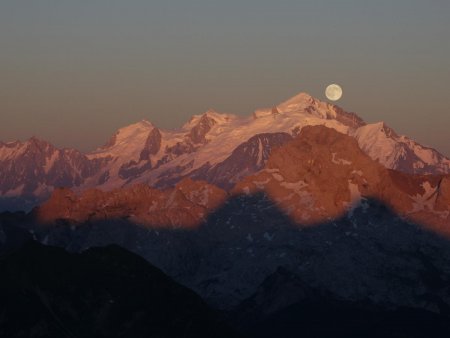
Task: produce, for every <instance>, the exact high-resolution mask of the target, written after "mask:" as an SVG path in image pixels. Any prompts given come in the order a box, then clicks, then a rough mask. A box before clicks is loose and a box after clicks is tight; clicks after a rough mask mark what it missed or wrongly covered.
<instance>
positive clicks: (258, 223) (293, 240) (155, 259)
mask: <svg viewBox="0 0 450 338" xmlns="http://www.w3.org/2000/svg"><path fill="white" fill-rule="evenodd" d="M367 206H368V207H365V208H362V207H361V208H357V209H355V210H354V211H353V213H352V215H346V216H343V217H341V218H339V219H335V220H330V221H328V222H325V223H322V224H316V225H314V226H308V227H302V226H301V225H298V224H294V223H293V222H292V221H291V219H290V218H289V217H288V216H287V215H286V214H285V213H283V212H282V211H281V210H279V208H278V207H277V205H275V204H274V203H273V202H272V201H271V200H270V199H269V198H268V197H267V196H266V195H264V194H256V195H249V196H247V195H240V196H235V197H233V198H231V199H229V200H228V201H227V202H226V203H225V204H224V205H223V206H222V207H221V208H219V209H218V210H216V211H214V212H213V213H211V214H210V215H209V216H208V218H207V220H206V221H205V222H204V223H203V224H202V226H200V227H199V228H198V229H196V230H185V229H181V228H178V229H148V228H143V227H141V226H138V225H136V224H133V223H131V222H130V221H129V220H127V219H114V220H105V221H95V222H86V223H83V224H71V223H70V222H67V221H63V220H62V221H60V222H59V223H58V224H56V225H54V226H52V227H40V226H37V225H35V224H32V223H33V221H32V220H30V219H27V220H26V219H25V220H24V219H22V220H20V221H17V225H19V226H22V227H27V228H28V229H29V230H30V231H31V232H32V233H33V236H34V237H35V238H36V239H37V240H39V241H40V242H42V243H46V244H52V245H57V246H61V247H64V248H66V249H68V250H70V251H83V250H85V249H86V248H89V247H95V246H104V245H107V244H111V243H114V244H118V245H120V246H123V247H125V248H127V249H129V250H131V251H133V252H135V253H137V254H139V255H141V256H142V257H144V258H146V259H147V260H148V261H149V262H151V263H152V264H154V265H155V266H157V267H159V268H161V269H162V270H163V271H164V272H166V273H167V274H169V275H170V276H171V277H173V278H174V279H175V280H176V281H178V282H180V283H181V284H183V285H185V286H188V287H189V288H191V289H193V290H194V291H196V292H197V293H198V294H200V295H201V296H202V297H203V298H204V299H205V300H207V302H208V303H209V304H211V305H213V306H214V307H216V308H219V309H225V310H227V311H231V312H233V313H234V314H236V313H237V315H233V318H236V316H237V317H238V318H239V314H240V313H242V314H245V316H244V317H243V318H253V319H252V320H250V319H249V320H248V322H249V323H252V324H251V325H253V327H255V326H258V325H260V324H261V323H263V322H264V321H266V322H267V323H269V319H270V320H271V323H273V328H275V327H278V326H280V325H282V323H283V322H284V321H285V320H286V321H289V320H291V324H292V321H294V323H295V320H294V319H295V318H297V319H298V318H300V317H301V316H302V314H303V315H304V313H305V311H307V309H308V308H312V309H315V310H314V311H312V312H311V313H314V314H316V315H317V316H319V315H320V314H321V313H322V315H323V316H325V314H326V318H328V319H327V320H329V319H331V318H332V317H333V316H337V317H336V318H342V317H343V316H344V315H343V314H344V313H347V314H348V316H350V315H352V314H354V313H358V311H363V310H364V311H366V310H367V311H368V312H367V316H368V317H367V318H375V319H377V318H378V319H380V318H381V319H383V318H385V319H386V320H387V319H388V318H391V317H392V316H394V317H392V318H396V317H395V316H397V315H398V316H400V317H399V318H403V319H405V318H409V317H408V313H413V315H412V316H411V320H412V319H413V318H415V317H414V316H416V315H417V314H418V313H420V311H424V313H426V315H425V314H424V316H425V317H424V318H435V317H433V316H438V317H439V316H443V317H439V318H437V319H436V318H435V319H436V320H437V321H438V322H439V323H440V320H441V319H442V318H445V319H446V320H449V319H448V315H449V313H450V307H449V306H450V242H449V241H448V240H447V239H445V238H443V237H441V236H439V235H437V234H435V233H432V232H429V231H426V230H425V229H424V228H423V227H421V226H420V225H417V224H411V223H408V222H406V221H405V220H403V219H402V218H400V217H398V215H396V214H395V213H393V212H392V210H390V209H389V208H388V207H387V206H385V205H384V204H383V203H381V202H380V201H377V200H368V201H367ZM4 225H5V224H4ZM279 267H282V269H285V270H286V271H289V273H292V274H294V275H295V276H298V277H299V278H300V279H301V281H302V282H301V285H304V286H306V287H307V288H309V289H311V290H315V291H314V292H316V293H318V294H319V295H326V296H325V297H324V298H323V297H322V296H318V298H316V301H311V299H306V300H305V299H304V298H302V297H297V298H296V297H295V292H290V293H288V294H286V293H285V292H282V290H284V289H289V288H286V285H285V284H283V283H281V284H280V285H281V286H280V287H278V288H277V289H276V290H279V291H277V292H275V293H274V294H272V295H266V294H264V293H262V295H261V296H260V298H261V299H263V300H264V301H263V302H262V303H261V304H260V305H258V306H256V307H254V308H253V309H251V307H250V309H249V308H248V307H247V308H246V309H245V311H244V308H243V307H242V306H244V305H242V304H244V303H245V301H246V300H247V301H248V300H251V299H252V297H253V298H254V297H256V296H257V295H258V292H260V291H258V290H259V289H258V288H260V287H261V285H262V284H261V283H263V281H265V280H266V279H267V278H269V276H271V275H272V274H274V273H276V272H277V271H278V269H279ZM289 283H290V282H289ZM294 289H297V290H298V288H294ZM300 294H301V292H300ZM313 298H314V297H313ZM270 299H272V300H271V302H273V303H276V306H273V304H272V305H270V306H272V307H273V311H271V312H268V313H263V314H258V313H257V312H258V311H259V310H258V309H260V308H262V307H263V308H266V307H268V306H269V305H268V304H267V302H269V300H270ZM243 302H244V303H243ZM336 302H337V304H338V305H336ZM361 303H362V304H364V306H363V307H360V305H359V304H361ZM302 304H303V305H302ZM314 304H316V305H314ZM321 304H322V305H321ZM333 304H334V305H333ZM349 306H350V307H352V306H353V307H352V308H351V309H350V310H349V311H347V312H345V311H344V310H345V309H346V308H347V307H349ZM236 309H237V310H236ZM292 309H294V310H295V311H294V310H292ZM401 309H407V310H405V311H406V312H402V311H403V310H401ZM410 310H411V311H413V312H408V311H410ZM416 310H417V311H419V312H414V311H416ZM252 311H253V313H252ZM286 311H287V312H286ZM321 311H322V312H321ZM323 311H325V312H323ZM342 311H343V312H342ZM364 311H363V312H364ZM389 311H391V312H389ZM396 311H397V312H396ZM398 311H400V312H398ZM373 312H374V313H376V316H374V317H373V316H372V317H371V316H370V313H373ZM249 313H250V314H249ZM340 314H342V316H341V315H340ZM378 315H379V316H381V317H378ZM391 315H392V316H391ZM246 316H247V317H246ZM248 316H250V317H248ZM289 316H291V317H289ZM386 316H387V317H386ZM404 316H406V317H404ZM289 318H291V319H289ZM306 318H310V317H306ZM324 318H325V317H324ZM378 319H377V320H378ZM381 319H380V320H381ZM403 319H402V320H403ZM349 320H350V322H348V323H347V324H348V325H350V324H349V323H351V322H352V319H349ZM377 320H375V321H370V322H369V324H370V325H372V324H373V323H375V324H376V323H380V321H377ZM383 320H384V319H383ZM430 320H431V322H433V320H434V319H430ZM233 321H234V322H236V323H238V324H237V325H238V326H242V320H239V319H233ZM325 322H326V321H325ZM381 322H383V321H381ZM239 323H240V324H239ZM302 323H303V322H302ZM291 324H289V325H291ZM335 324H336V323H335ZM347 324H345V323H343V324H342V325H344V326H345V325H347ZM363 324H364V323H363ZM366 324H367V323H366ZM369 324H367V325H369ZM375 324H373V325H375ZM261 325H262V324H261ZM271 325H272V324H271ZM277 325H278V326H277ZM318 325H319V326H320V324H318ZM336 325H337V324H336ZM364 325H365V324H364ZM243 326H245V325H243ZM261 327H264V326H263V325H262V326H261ZM312 329H314V327H312ZM263 331H266V332H271V331H270V330H269V328H267V330H263ZM252 332H253V333H254V334H255V336H258V335H259V334H261V336H264V335H263V334H262V333H261V331H258V332H259V333H255V332H256V331H252ZM286 334H287V333H286ZM380 334H381V333H380ZM286 336H288V335H286ZM305 336H308V335H305ZM310 336H311V337H312V336H314V335H310ZM324 336H327V335H324Z"/></svg>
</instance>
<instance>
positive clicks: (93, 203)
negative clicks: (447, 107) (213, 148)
mask: <svg viewBox="0 0 450 338" xmlns="http://www.w3.org/2000/svg"><path fill="white" fill-rule="evenodd" d="M270 143H272V144H275V145H277V146H278V147H277V148H276V149H275V150H273V151H272V152H271V153H270V156H269V155H268V154H267V153H265V152H264V151H263V146H264V145H265V144H266V145H267V144H270ZM253 146H255V148H254V147H253ZM258 149H259V150H258ZM258 159H260V161H259V162H258ZM263 163H265V164H263ZM215 168H216V170H215V171H213V172H212V173H215V174H216V175H213V176H211V177H208V176H207V177H206V178H207V179H208V180H210V181H211V180H212V181H216V180H219V179H221V178H222V177H227V178H228V179H229V180H231V179H232V178H233V177H235V178H236V177H240V178H241V179H240V181H236V182H235V184H234V188H233V189H232V190H230V192H229V193H227V192H226V191H225V190H222V189H220V188H218V187H216V186H214V185H211V184H209V183H207V182H205V181H193V180H192V179H190V178H185V179H183V180H182V181H180V182H179V183H177V184H176V185H175V187H173V188H167V189H165V190H162V191H161V190H158V189H152V188H150V187H148V186H147V185H135V186H131V187H127V188H122V189H117V190H112V191H106V192H103V191H100V190H98V189H92V190H86V191H85V192H83V193H81V194H80V195H79V196H78V195H76V194H75V193H74V192H72V191H71V190H69V189H57V190H55V192H54V193H53V195H52V197H51V198H50V199H49V200H48V201H47V202H46V203H44V204H43V205H42V206H40V207H39V208H37V209H36V210H35V212H34V215H35V217H36V219H37V220H38V221H39V222H41V223H54V222H57V221H58V220H60V219H64V220H67V221H70V222H74V223H83V222H86V221H95V220H102V219H110V220H113V219H117V218H127V219H129V220H130V221H132V222H134V223H136V224H141V225H144V226H147V227H150V228H155V227H156V228H159V227H163V228H164V227H167V226H173V227H181V228H190V227H196V226H199V225H200V224H202V223H203V222H204V221H205V220H206V219H207V216H208V214H209V213H211V212H214V210H216V209H218V208H219V207H220V206H222V205H223V204H224V203H226V200H227V199H228V198H229V196H230V195H229V194H231V196H236V195H254V194H258V193H264V194H267V196H268V197H269V198H270V199H271V200H272V201H273V202H274V203H275V204H276V205H277V206H278V207H279V208H280V209H281V210H282V211H283V212H284V213H285V214H286V215H289V217H290V218H291V219H292V220H293V221H294V222H296V223H297V224H300V225H304V226H306V225H309V224H320V223H322V222H325V221H329V220H332V219H338V218H339V217H342V216H344V215H347V214H348V215H349V217H351V215H352V213H353V211H354V210H355V209H357V208H363V209H364V208H365V207H366V204H367V201H368V200H378V201H380V202H382V203H384V204H386V205H387V206H388V207H389V208H391V209H392V210H393V211H395V212H396V213H397V214H398V215H399V216H401V217H403V218H405V219H407V220H409V221H412V222H417V223H421V224H423V225H424V226H426V227H427V228H429V229H433V230H435V231H438V232H439V233H442V234H448V235H450V176H449V175H435V176H432V175H411V174H406V173H402V172H399V171H394V170H391V169H386V168H385V167H384V166H382V165H381V164H379V163H378V162H376V161H374V160H372V159H371V158H370V157H369V156H368V155H366V154H365V153H364V152H363V151H362V150H361V149H360V148H359V146H358V142H357V141H356V140H355V139H354V138H352V137H351V136H348V135H344V134H341V133H339V132H337V131H336V130H334V129H331V128H327V127H324V126H306V127H304V128H303V129H302V131H301V132H300V134H299V135H298V136H297V137H295V138H294V139H292V137H290V136H289V135H288V134H268V135H266V134H261V135H257V136H255V137H254V138H251V139H250V141H248V142H246V143H244V144H242V145H240V146H239V147H238V148H237V149H236V150H235V151H234V152H233V153H232V155H231V156H230V157H229V159H227V160H225V161H223V162H221V163H220V165H219V166H216V167H215ZM240 168H247V170H248V172H245V173H242V172H239V170H240ZM207 173H208V172H207ZM199 176H200V178H202V175H199Z"/></svg>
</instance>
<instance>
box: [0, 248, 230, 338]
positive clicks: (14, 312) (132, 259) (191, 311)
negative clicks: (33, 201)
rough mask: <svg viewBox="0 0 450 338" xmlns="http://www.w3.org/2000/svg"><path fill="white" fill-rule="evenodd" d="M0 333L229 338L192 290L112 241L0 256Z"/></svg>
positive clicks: (30, 337) (34, 336) (34, 337)
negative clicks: (81, 247) (110, 243)
mask: <svg viewBox="0 0 450 338" xmlns="http://www.w3.org/2000/svg"><path fill="white" fill-rule="evenodd" d="M0 275H1V276H2V277H1V279H0V313H1V316H0V337H27V338H38V337H42V338H44V337H45V338H49V337H55V338H56V337H58V338H60V337H174V338H175V337H176V338H178V337H208V338H209V337H224V338H225V337H227V338H228V337H235V336H236V335H235V334H234V333H233V332H232V331H231V330H230V329H229V328H227V327H226V326H225V325H224V324H223V323H222V322H220V321H219V318H218V316H217V314H216V313H215V312H214V311H213V310H212V309H210V308H209V307H208V306H207V305H206V304H205V303H204V302H203V301H202V300H201V298H200V297H198V296H197V295H196V294H195V293H194V292H192V291H191V290H189V289H187V288H185V287H183V286H181V285H179V284H177V283H176V282H174V281H173V280H172V279H171V278H169V277H167V276H166V275H165V274H164V273H163V272H161V271H160V270H159V269H157V268H155V267H153V266H151V265H150V264H149V263H147V262H146V261H145V260H143V259H142V258H140V257H138V256H136V255H134V254H132V253H130V252H128V251H127V250H125V249H122V248H120V247H118V246H108V247H104V248H93V249H89V250H87V251H85V252H83V253H81V254H70V253H67V252H65V251H64V250H63V249H59V248H54V247H47V246H43V245H41V244H38V243H36V242H28V243H27V244H25V245H24V246H23V247H22V248H20V249H16V250H14V251H11V252H9V253H8V254H7V255H3V256H0Z"/></svg>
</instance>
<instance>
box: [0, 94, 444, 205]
mask: <svg viewBox="0 0 450 338" xmlns="http://www.w3.org/2000/svg"><path fill="white" fill-rule="evenodd" d="M315 125H322V126H325V127H328V128H332V129H334V130H336V131H338V132H340V133H342V134H346V135H349V136H350V137H352V138H353V139H355V140H356V141H357V143H358V145H359V147H360V148H361V149H362V151H363V152H365V153H366V154H367V155H368V156H369V157H370V158H372V159H373V160H376V161H377V162H379V163H380V164H381V165H383V166H384V167H386V168H389V169H395V170H397V171H401V172H405V173H414V174H434V175H436V174H448V173H449V172H450V160H449V159H448V158H446V157H445V156H443V155H442V154H440V153H439V152H438V151H436V150H434V149H431V148H428V147H424V146H422V145H420V144H418V143H416V142H414V141H413V140H411V139H409V138H408V137H406V136H400V135H398V134H397V133H395V131H394V130H392V129H391V128H390V127H388V126H387V125H386V124H385V123H383V122H380V123H373V124H366V123H365V122H364V121H363V120H362V119H361V118H359V117H358V116H357V115H356V114H354V113H348V112H346V111H344V110H343V109H341V108H340V107H338V106H335V105H331V104H329V103H326V102H321V101H320V100H317V99H315V98H313V97H311V96H310V95H308V94H306V93H300V94H298V95H296V96H294V97H293V98H291V99H289V100H287V101H285V102H283V103H281V104H278V105H275V106H274V107H272V108H266V109H260V110H257V111H255V112H254V113H253V114H252V115H251V116H248V117H238V116H235V115H231V114H221V113H218V112H215V111H213V110H209V111H207V112H206V113H204V114H202V115H195V116H193V117H192V118H191V119H190V120H189V121H188V122H187V123H185V124H184V125H183V126H182V127H181V128H180V129H178V130H163V129H160V128H157V127H156V126H154V125H153V124H152V123H151V122H148V121H140V122H138V123H135V124H132V125H129V126H126V127H124V128H121V129H119V130H118V131H117V132H116V133H115V134H114V135H113V136H112V137H111V138H110V140H109V141H108V142H107V143H106V144H105V145H104V146H102V147H99V148H98V149H96V150H95V151H93V152H90V153H87V154H83V153H81V152H80V151H77V150H75V149H58V148H56V147H54V146H53V145H51V144H50V143H48V142H46V141H44V140H40V139H38V138H35V137H33V138H31V139H29V140H28V141H25V142H20V141H14V142H6V143H5V142H0V210H24V209H25V210H29V209H31V208H32V207H34V206H35V205H37V204H39V203H41V202H42V201H44V200H46V199H48V198H49V196H50V195H51V193H52V192H53V191H54V190H55V188H58V187H66V188H72V189H73V190H74V191H76V192H81V191H85V190H88V189H93V188H95V189H99V190H102V191H111V190H113V189H117V188H124V187H125V188H126V187H132V186H134V185H136V184H145V185H148V186H150V187H153V188H160V189H161V188H169V187H174V186H175V185H176V184H177V183H179V182H180V181H182V180H183V179H184V178H191V179H194V180H203V181H206V182H208V183H210V184H213V185H215V186H217V187H219V188H221V189H224V190H227V191H230V190H231V189H232V188H233V187H234V186H235V185H236V183H238V182H240V181H241V180H242V179H244V178H245V177H247V176H250V175H252V174H254V173H256V172H258V171H259V170H261V169H262V168H263V167H264V166H265V164H266V162H267V160H268V158H269V155H270V153H271V151H272V150H273V149H274V148H277V147H279V146H281V145H283V144H285V143H287V142H289V141H290V140H292V139H293V138H295V137H296V136H297V135H298V134H299V133H300V132H301V130H302V129H303V128H304V127H305V126H315Z"/></svg>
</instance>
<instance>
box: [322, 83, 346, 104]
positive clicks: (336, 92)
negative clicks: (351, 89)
mask: <svg viewBox="0 0 450 338" xmlns="http://www.w3.org/2000/svg"><path fill="white" fill-rule="evenodd" d="M325 95H326V96H327V98H328V99H329V100H331V101H337V100H339V99H340V98H341V97H342V88H341V86H339V85H337V84H334V83H333V84H330V85H329V86H328V87H327V89H325Z"/></svg>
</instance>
